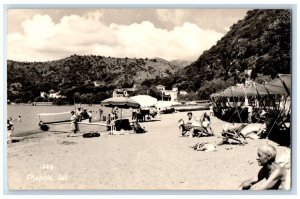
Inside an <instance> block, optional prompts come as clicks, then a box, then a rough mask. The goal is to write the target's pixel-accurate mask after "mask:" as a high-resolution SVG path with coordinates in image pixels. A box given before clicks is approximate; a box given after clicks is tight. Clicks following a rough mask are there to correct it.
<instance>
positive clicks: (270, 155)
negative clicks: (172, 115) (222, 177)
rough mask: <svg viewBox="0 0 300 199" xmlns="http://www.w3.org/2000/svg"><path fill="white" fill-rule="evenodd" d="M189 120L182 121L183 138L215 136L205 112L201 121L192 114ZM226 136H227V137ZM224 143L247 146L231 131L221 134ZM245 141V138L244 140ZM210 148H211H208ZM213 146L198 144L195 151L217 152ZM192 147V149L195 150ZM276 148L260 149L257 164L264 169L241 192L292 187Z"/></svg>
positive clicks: (246, 183) (189, 114)
mask: <svg viewBox="0 0 300 199" xmlns="http://www.w3.org/2000/svg"><path fill="white" fill-rule="evenodd" d="M187 116H188V118H187V120H186V121H184V120H182V119H181V120H180V121H179V122H180V125H179V128H180V131H181V136H186V135H187V136H189V137H195V136H197V137H199V136H213V135H214V133H213V131H212V128H211V119H210V116H209V115H208V114H207V113H206V112H205V113H204V114H203V115H202V116H201V117H200V119H199V120H197V119H196V118H195V117H194V116H193V114H192V112H188V114H187ZM225 134H226V135H225ZM221 135H222V139H223V140H222V142H221V144H224V143H226V142H227V141H228V140H229V139H231V138H232V139H234V140H236V141H237V143H238V144H245V143H246V142H243V140H242V141H241V140H240V139H239V137H236V136H237V135H236V132H235V131H233V130H230V129H223V131H222V132H221ZM244 140H245V138H244ZM207 146H208V147H210V148H207ZM211 146H212V144H209V143H199V144H196V145H195V146H193V147H194V149H195V150H196V149H197V150H200V151H201V150H202V151H203V150H206V149H207V150H206V151H216V148H215V146H213V147H211ZM193 147H192V148H193ZM276 155H277V152H276V148H275V147H274V146H272V145H269V144H267V145H263V146H261V147H259V148H258V151H257V158H256V160H257V162H258V165H259V166H261V167H262V168H261V169H260V170H259V172H258V173H257V174H256V175H254V176H253V177H251V178H250V179H248V180H245V181H244V182H242V183H241V184H240V186H238V189H240V190H248V189H252V190H268V189H282V190H287V189H289V187H290V182H289V180H287V178H288V177H289V176H288V169H287V168H285V167H283V166H281V165H279V164H278V163H277V162H276V161H275V159H276Z"/></svg>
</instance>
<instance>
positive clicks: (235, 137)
mask: <svg viewBox="0 0 300 199" xmlns="http://www.w3.org/2000/svg"><path fill="white" fill-rule="evenodd" d="M246 126H247V124H242V125H241V126H239V127H238V128H235V129H233V128H232V129H226V130H223V131H222V133H221V136H222V141H221V142H220V143H219V144H218V145H222V144H234V143H237V144H241V145H244V144H247V141H246V138H245V136H244V135H243V134H242V133H241V130H242V129H243V128H245V127H246ZM232 141H234V142H232Z"/></svg>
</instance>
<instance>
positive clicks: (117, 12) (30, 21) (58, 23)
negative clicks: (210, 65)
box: [6, 8, 248, 61]
mask: <svg viewBox="0 0 300 199" xmlns="http://www.w3.org/2000/svg"><path fill="white" fill-rule="evenodd" d="M247 11H248V10H246V9H142V8H140V9H125V8H123V9H121V8H120V9H8V11H7V27H6V28H7V59H10V60H15V61H51V60H57V59H62V58H65V57H68V56H70V55H73V54H77V55H91V54H92V55H101V56H107V57H108V56H111V57H121V58H124V57H129V58H134V57H136V58H146V57H147V58H155V57H160V58H163V59H166V60H168V61H171V60H189V61H193V60H196V59H197V58H198V57H199V56H200V55H201V54H202V53H203V51H205V50H208V49H209V48H210V47H212V46H213V45H215V44H216V42H217V41H218V40H219V39H221V38H222V36H224V35H225V34H226V32H227V31H228V30H229V28H230V27H231V26H232V25H233V24H234V23H236V22H237V21H238V20H240V19H243V18H244V17H245V15H246V12H247Z"/></svg>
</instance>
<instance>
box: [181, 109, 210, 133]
mask: <svg viewBox="0 0 300 199" xmlns="http://www.w3.org/2000/svg"><path fill="white" fill-rule="evenodd" d="M187 116H188V118H187V120H186V121H184V120H183V119H180V120H179V129H180V132H181V136H188V137H200V136H213V135H214V132H213V130H212V128H211V120H210V116H209V115H208V114H207V113H206V112H205V113H204V114H203V115H202V116H201V117H200V119H199V120H197V119H196V118H195V117H194V116H193V113H192V112H188V114H187Z"/></svg>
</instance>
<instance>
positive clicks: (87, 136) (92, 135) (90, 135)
mask: <svg viewBox="0 0 300 199" xmlns="http://www.w3.org/2000/svg"><path fill="white" fill-rule="evenodd" d="M82 137H84V138H92V137H100V133H96V132H89V133H84V134H83V135H82Z"/></svg>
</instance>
